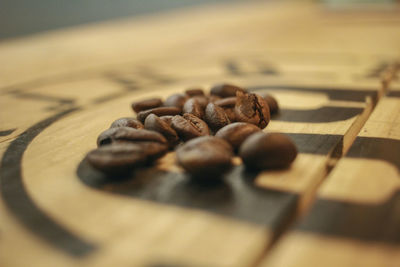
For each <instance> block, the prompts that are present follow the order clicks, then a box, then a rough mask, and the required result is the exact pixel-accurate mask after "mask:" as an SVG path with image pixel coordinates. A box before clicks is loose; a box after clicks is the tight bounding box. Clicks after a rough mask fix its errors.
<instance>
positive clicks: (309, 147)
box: [285, 133, 343, 155]
mask: <svg viewBox="0 0 400 267" xmlns="http://www.w3.org/2000/svg"><path fill="white" fill-rule="evenodd" d="M285 134H286V135H288V136H289V137H290V138H291V139H292V140H293V142H294V143H295V144H296V147H297V150H298V151H299V153H306V154H316V155H328V154H329V153H330V152H331V151H332V149H333V148H334V147H335V146H336V145H337V144H339V143H340V142H341V140H342V139H343V135H338V134H302V133H285Z"/></svg>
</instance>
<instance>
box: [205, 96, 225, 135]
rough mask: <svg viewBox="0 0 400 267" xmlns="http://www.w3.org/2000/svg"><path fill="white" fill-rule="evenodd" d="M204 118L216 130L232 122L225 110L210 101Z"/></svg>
mask: <svg viewBox="0 0 400 267" xmlns="http://www.w3.org/2000/svg"><path fill="white" fill-rule="evenodd" d="M204 120H205V121H206V122H207V124H208V126H209V127H210V128H211V130H213V131H214V132H216V131H218V130H219V129H221V128H222V127H224V126H225V125H228V124H229V123H230V121H229V118H228V116H227V115H226V113H225V111H224V110H223V109H222V108H221V107H220V106H218V105H216V104H214V103H208V105H207V107H206V110H205V115H204Z"/></svg>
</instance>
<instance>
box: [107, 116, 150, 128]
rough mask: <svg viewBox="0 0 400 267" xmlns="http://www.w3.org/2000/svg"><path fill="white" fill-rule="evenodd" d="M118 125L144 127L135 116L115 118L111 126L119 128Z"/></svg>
mask: <svg viewBox="0 0 400 267" xmlns="http://www.w3.org/2000/svg"><path fill="white" fill-rule="evenodd" d="M117 127H131V128H134V129H144V125H143V124H142V123H141V122H140V121H138V120H137V119H134V118H120V119H118V120H115V121H114V122H113V123H112V124H111V126H110V128H117Z"/></svg>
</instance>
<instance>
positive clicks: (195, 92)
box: [185, 88, 204, 97]
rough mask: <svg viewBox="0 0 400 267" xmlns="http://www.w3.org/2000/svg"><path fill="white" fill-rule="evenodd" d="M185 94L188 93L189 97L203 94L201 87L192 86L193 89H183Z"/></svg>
mask: <svg viewBox="0 0 400 267" xmlns="http://www.w3.org/2000/svg"><path fill="white" fill-rule="evenodd" d="M185 94H186V95H188V96H189V97H192V96H196V95H204V91H203V89H200V88H193V89H187V90H186V91H185Z"/></svg>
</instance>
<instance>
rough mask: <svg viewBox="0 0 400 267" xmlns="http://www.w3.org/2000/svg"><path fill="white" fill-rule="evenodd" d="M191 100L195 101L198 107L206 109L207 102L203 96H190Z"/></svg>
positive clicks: (206, 98)
mask: <svg viewBox="0 0 400 267" xmlns="http://www.w3.org/2000/svg"><path fill="white" fill-rule="evenodd" d="M191 98H193V99H196V101H197V102H198V103H199V104H200V106H202V107H203V109H205V108H206V106H207V104H208V102H209V100H208V97H207V96H204V95H196V96H192V97H191Z"/></svg>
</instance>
